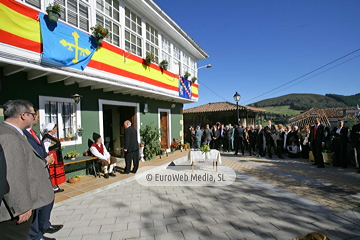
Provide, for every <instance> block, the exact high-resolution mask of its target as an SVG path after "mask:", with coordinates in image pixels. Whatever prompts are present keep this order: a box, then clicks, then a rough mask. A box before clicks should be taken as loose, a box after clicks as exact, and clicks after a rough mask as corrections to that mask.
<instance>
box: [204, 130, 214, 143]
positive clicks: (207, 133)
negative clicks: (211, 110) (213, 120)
mask: <svg viewBox="0 0 360 240" xmlns="http://www.w3.org/2000/svg"><path fill="white" fill-rule="evenodd" d="M212 136H213V133H212V131H211V129H210V128H205V129H204V138H205V141H211V140H212Z"/></svg>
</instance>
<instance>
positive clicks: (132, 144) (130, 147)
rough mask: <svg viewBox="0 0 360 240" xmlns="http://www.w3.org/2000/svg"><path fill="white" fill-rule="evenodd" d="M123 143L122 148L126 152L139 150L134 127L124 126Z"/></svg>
mask: <svg viewBox="0 0 360 240" xmlns="http://www.w3.org/2000/svg"><path fill="white" fill-rule="evenodd" d="M124 135H125V143H124V149H126V150H127V152H134V151H138V150H139V142H138V140H137V132H136V130H135V128H133V127H132V126H129V127H128V128H125V134H124Z"/></svg>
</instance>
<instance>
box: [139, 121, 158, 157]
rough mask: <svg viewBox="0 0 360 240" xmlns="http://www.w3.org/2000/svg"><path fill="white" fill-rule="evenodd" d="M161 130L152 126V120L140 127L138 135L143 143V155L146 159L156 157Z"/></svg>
mask: <svg viewBox="0 0 360 240" xmlns="http://www.w3.org/2000/svg"><path fill="white" fill-rule="evenodd" d="M161 135H162V134H161V130H160V129H159V128H158V127H156V126H154V122H151V123H150V124H148V125H146V126H145V127H142V128H141V129H140V136H141V139H142V141H143V143H144V157H145V160H146V161H149V160H151V159H153V158H155V157H156V154H157V153H158V152H159V151H160V148H161V146H160V144H159V139H160V137H161Z"/></svg>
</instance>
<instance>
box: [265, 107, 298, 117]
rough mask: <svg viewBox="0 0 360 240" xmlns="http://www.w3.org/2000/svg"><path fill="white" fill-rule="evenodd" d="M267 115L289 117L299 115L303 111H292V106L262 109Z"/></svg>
mask: <svg viewBox="0 0 360 240" xmlns="http://www.w3.org/2000/svg"><path fill="white" fill-rule="evenodd" d="M262 109H266V112H267V113H275V114H286V115H287V116H288V117H293V116H296V115H299V114H300V113H301V112H302V111H301V110H293V109H290V106H289V105H288V106H276V107H262Z"/></svg>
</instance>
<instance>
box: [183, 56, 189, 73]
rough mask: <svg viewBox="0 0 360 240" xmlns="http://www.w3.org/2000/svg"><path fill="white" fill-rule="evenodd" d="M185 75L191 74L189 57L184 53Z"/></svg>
mask: <svg viewBox="0 0 360 240" xmlns="http://www.w3.org/2000/svg"><path fill="white" fill-rule="evenodd" d="M182 63H183V73H184V74H185V72H189V70H190V69H189V57H188V56H187V55H186V54H185V53H183V61H182Z"/></svg>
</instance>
